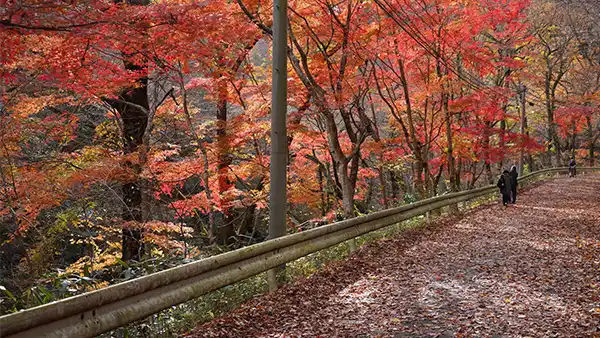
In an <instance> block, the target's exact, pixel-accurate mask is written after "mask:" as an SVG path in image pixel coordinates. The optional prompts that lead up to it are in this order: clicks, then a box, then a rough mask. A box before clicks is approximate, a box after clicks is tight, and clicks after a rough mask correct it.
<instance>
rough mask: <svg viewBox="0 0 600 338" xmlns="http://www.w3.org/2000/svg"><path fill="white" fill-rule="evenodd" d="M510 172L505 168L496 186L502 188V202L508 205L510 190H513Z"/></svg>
mask: <svg viewBox="0 0 600 338" xmlns="http://www.w3.org/2000/svg"><path fill="white" fill-rule="evenodd" d="M510 183H511V182H510V173H509V172H508V170H506V169H505V170H504V171H503V172H502V175H500V178H499V179H498V183H497V184H496V186H498V188H500V193H501V194H502V204H503V205H504V206H507V205H508V203H510V192H511V191H512V188H511V184H510Z"/></svg>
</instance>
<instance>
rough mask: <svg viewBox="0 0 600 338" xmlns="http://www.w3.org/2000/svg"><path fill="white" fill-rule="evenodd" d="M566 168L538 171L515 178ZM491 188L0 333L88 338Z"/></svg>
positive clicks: (132, 285)
mask: <svg viewBox="0 0 600 338" xmlns="http://www.w3.org/2000/svg"><path fill="white" fill-rule="evenodd" d="M596 170H600V168H590V167H585V168H578V171H579V172H586V171H596ZM566 171H568V168H554V169H544V170H540V171H536V172H534V173H531V174H528V175H525V176H523V177H522V178H520V180H519V181H520V182H522V181H527V180H530V179H532V178H535V177H538V176H541V175H544V174H553V173H561V172H566ZM495 192H497V187H496V186H487V187H482V188H478V189H473V190H467V191H462V192H457V193H451V194H446V195H441V196H437V197H433V198H429V199H426V200H421V201H419V202H416V203H411V204H408V205H404V206H401V207H397V208H392V209H387V210H383V211H379V212H374V213H372V214H368V215H365V216H361V217H356V218H352V219H348V220H344V221H341V222H337V223H333V224H329V225H324V226H321V227H318V228H314V229H311V230H307V231H303V232H300V233H296V234H291V235H288V236H284V237H280V238H276V239H272V240H269V241H266V242H262V243H259V244H255V245H251V246H248V247H245V248H241V249H238V250H234V251H230V252H226V253H223V254H220V255H216V256H213V257H209V258H206V259H201V260H198V261H195V262H192V263H188V264H184V265H181V266H178V267H174V268H171V269H167V270H164V271H161V272H157V273H153V274H150V275H147V276H143V277H140V278H137V279H133V280H130V281H127V282H124V283H120V284H116V285H113V286H109V287H107V288H104V289H100V290H95V291H92V292H87V293H84V294H81V295H78V296H74V297H71V298H67V299H63V300H59V301H56V302H52V303H49V304H45V305H41V306H37V307H34V308H30V309H26V310H23V311H20V312H16V313H12V314H8V315H5V316H1V317H0V337H93V336H96V335H98V334H101V333H103V332H107V331H110V330H112V329H115V328H118V327H120V326H123V325H126V324H128V323H131V322H134V321H137V320H140V319H143V318H145V317H147V316H149V315H152V314H154V313H157V312H159V311H161V310H164V309H166V308H169V307H171V306H174V305H177V304H180V303H183V302H185V301H188V300H191V299H193V298H196V297H199V296H202V295H204V294H206V293H208V292H211V291H214V290H216V289H218V288H221V287H224V286H227V285H230V284H233V283H235V282H238V281H240V280H243V279H246V278H248V277H251V276H253V275H256V274H258V273H261V272H264V271H267V270H269V269H272V268H274V267H277V266H279V265H281V264H284V263H287V262H290V261H293V260H295V259H298V258H300V257H303V256H306V255H308V254H311V253H314V252H317V251H319V250H321V249H325V248H327V247H330V246H333V245H336V244H339V243H342V242H344V241H347V240H349V239H352V238H355V237H357V236H361V235H364V234H366V233H369V232H372V231H374V230H378V229H380V228H383V227H386V226H390V225H393V224H396V223H399V222H401V221H404V220H407V219H410V218H413V217H415V216H419V215H422V214H425V213H427V212H430V211H433V210H436V209H439V208H441V207H445V206H448V205H451V204H456V203H459V202H464V201H467V200H470V199H474V198H477V197H481V196H485V195H488V194H490V193H495Z"/></svg>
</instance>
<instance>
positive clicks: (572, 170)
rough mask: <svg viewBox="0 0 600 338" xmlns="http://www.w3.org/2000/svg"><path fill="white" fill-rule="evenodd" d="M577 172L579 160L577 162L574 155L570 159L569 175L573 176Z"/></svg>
mask: <svg viewBox="0 0 600 338" xmlns="http://www.w3.org/2000/svg"><path fill="white" fill-rule="evenodd" d="M576 173H577V162H575V157H572V158H571V160H570V161H569V176H570V177H573V176H575V174H576Z"/></svg>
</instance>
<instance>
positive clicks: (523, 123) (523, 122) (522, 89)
mask: <svg viewBox="0 0 600 338" xmlns="http://www.w3.org/2000/svg"><path fill="white" fill-rule="evenodd" d="M526 92H527V87H525V85H523V84H522V83H521V84H519V88H518V93H519V99H520V101H521V130H520V133H521V135H525V126H526V124H527V120H526V119H527V116H526V115H525V106H526V103H527V100H526V99H525V93H526ZM524 163H525V149H524V147H523V146H521V154H520V156H519V176H523V165H524ZM529 170H531V168H529Z"/></svg>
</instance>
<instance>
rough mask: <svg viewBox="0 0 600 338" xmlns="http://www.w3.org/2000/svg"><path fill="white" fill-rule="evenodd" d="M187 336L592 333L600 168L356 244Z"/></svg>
mask: <svg viewBox="0 0 600 338" xmlns="http://www.w3.org/2000/svg"><path fill="white" fill-rule="evenodd" d="M188 336H189V337H317V336H320V337H454V336H459V337H473V336H474V337H489V336H492V337H504V336H510V337H519V336H525V337H567V336H568V337H600V176H599V175H589V176H583V175H581V176H577V177H576V178H568V177H559V178H553V179H550V180H547V181H545V182H544V183H543V184H541V185H538V186H536V187H534V188H532V189H529V190H528V191H526V192H525V193H523V194H522V195H520V196H519V199H518V200H517V204H516V205H510V206H508V207H506V208H505V207H503V206H502V205H500V204H493V205H488V206H483V207H480V208H477V209H475V210H474V211H472V212H468V213H466V214H464V215H461V216H457V217H455V218H453V219H444V220H441V221H439V222H437V224H435V226H429V227H425V228H420V229H417V230H409V231H406V232H403V233H401V234H399V235H398V236H396V237H394V238H391V239H387V240H382V241H378V242H375V243H372V244H370V245H367V246H365V247H363V248H361V249H360V250H359V251H358V252H356V253H355V254H354V255H352V257H350V258H349V259H347V260H345V261H340V262H334V263H332V264H329V265H328V266H327V267H326V268H325V269H324V270H322V271H320V272H318V273H316V274H314V275H312V276H311V277H310V278H306V279H302V280H298V281H296V282H294V283H292V284H289V285H286V286H284V287H283V288H281V289H280V290H278V291H277V292H274V293H271V294H268V295H265V296H261V297H258V298H256V299H253V300H252V301H250V302H248V303H246V304H244V305H243V306H242V307H241V308H239V309H237V310H235V311H233V312H231V313H229V314H227V315H225V316H223V317H219V318H216V319H215V320H213V321H212V322H209V323H206V324H203V325H200V326H198V327H197V328H196V329H195V330H193V331H192V332H190V333H188Z"/></svg>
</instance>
